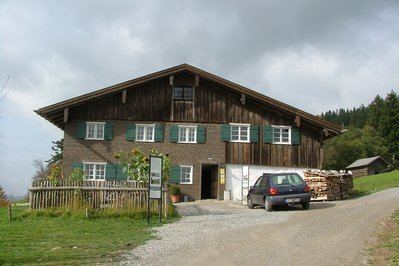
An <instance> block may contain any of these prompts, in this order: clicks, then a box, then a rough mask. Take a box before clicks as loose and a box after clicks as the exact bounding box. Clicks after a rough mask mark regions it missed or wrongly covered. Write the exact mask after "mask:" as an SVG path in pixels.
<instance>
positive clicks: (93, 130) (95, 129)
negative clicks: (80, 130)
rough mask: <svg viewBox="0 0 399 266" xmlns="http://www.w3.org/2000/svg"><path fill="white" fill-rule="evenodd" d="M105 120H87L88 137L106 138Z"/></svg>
mask: <svg viewBox="0 0 399 266" xmlns="http://www.w3.org/2000/svg"><path fill="white" fill-rule="evenodd" d="M104 127H105V123H104V122H86V139H100V140H103V139H104Z"/></svg>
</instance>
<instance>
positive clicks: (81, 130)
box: [76, 122, 86, 139]
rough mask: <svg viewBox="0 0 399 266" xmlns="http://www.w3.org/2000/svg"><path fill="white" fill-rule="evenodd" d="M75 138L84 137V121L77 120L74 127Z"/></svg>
mask: <svg viewBox="0 0 399 266" xmlns="http://www.w3.org/2000/svg"><path fill="white" fill-rule="evenodd" d="M76 138H78V139H85V138H86V122H78V124H77V127H76Z"/></svg>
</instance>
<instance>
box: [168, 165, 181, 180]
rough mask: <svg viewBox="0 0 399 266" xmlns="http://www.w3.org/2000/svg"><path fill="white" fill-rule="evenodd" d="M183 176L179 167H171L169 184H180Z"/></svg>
mask: <svg viewBox="0 0 399 266" xmlns="http://www.w3.org/2000/svg"><path fill="white" fill-rule="evenodd" d="M180 176H181V167H180V166H178V165H172V166H171V167H170V180H169V183H173V184H179V183H180Z"/></svg>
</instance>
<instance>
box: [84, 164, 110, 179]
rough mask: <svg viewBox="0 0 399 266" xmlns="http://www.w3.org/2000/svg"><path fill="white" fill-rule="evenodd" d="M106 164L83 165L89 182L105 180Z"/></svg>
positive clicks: (85, 176)
mask: <svg viewBox="0 0 399 266" xmlns="http://www.w3.org/2000/svg"><path fill="white" fill-rule="evenodd" d="M105 166H106V163H83V172H84V173H85V175H84V178H85V179H88V180H105Z"/></svg>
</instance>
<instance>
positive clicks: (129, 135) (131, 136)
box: [126, 124, 136, 141]
mask: <svg viewBox="0 0 399 266" xmlns="http://www.w3.org/2000/svg"><path fill="white" fill-rule="evenodd" d="M135 139H136V125H135V124H128V125H127V130H126V140H130V141H134V140H135Z"/></svg>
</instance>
